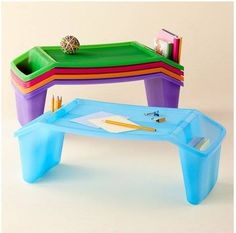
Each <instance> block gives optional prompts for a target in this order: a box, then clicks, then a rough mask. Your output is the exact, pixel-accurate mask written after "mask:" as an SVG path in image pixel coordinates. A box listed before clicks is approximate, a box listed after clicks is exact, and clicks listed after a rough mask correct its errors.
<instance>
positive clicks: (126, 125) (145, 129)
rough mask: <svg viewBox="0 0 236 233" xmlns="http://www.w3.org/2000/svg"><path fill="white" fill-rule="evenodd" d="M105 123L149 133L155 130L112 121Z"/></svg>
mask: <svg viewBox="0 0 236 233" xmlns="http://www.w3.org/2000/svg"><path fill="white" fill-rule="evenodd" d="M105 122H106V123H108V124H112V125H118V126H124V127H127V128H132V129H140V130H144V131H150V132H155V131H156V129H155V128H151V127H147V126H142V125H133V124H128V123H124V122H119V121H112V120H105Z"/></svg>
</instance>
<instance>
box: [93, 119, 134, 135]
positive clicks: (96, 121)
mask: <svg viewBox="0 0 236 233" xmlns="http://www.w3.org/2000/svg"><path fill="white" fill-rule="evenodd" d="M105 120H112V121H119V122H122V123H128V124H133V125H137V124H135V123H134V122H132V121H129V120H127V119H126V118H125V117H122V116H118V115H113V116H109V117H102V118H96V119H89V121H90V122H91V123H93V124H95V125H96V126H98V127H99V128H102V129H104V130H106V131H108V132H111V133H122V132H127V131H132V130H135V129H131V128H128V127H124V126H118V125H112V124H108V123H106V122H105Z"/></svg>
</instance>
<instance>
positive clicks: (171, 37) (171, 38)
mask: <svg viewBox="0 0 236 233" xmlns="http://www.w3.org/2000/svg"><path fill="white" fill-rule="evenodd" d="M157 38H158V39H160V40H164V41H167V42H169V43H172V44H173V51H172V59H173V60H174V61H175V62H179V44H180V38H179V37H178V36H177V35H175V34H173V33H171V32H169V31H167V30H165V29H161V31H160V32H159V33H158V35H157Z"/></svg>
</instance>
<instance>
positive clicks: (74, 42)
mask: <svg viewBox="0 0 236 233" xmlns="http://www.w3.org/2000/svg"><path fill="white" fill-rule="evenodd" d="M60 44H61V48H62V50H63V52H64V53H67V54H74V53H76V50H77V49H79V47H80V43H79V40H78V39H77V38H76V37H74V36H66V37H64V38H62V40H61V43H60Z"/></svg>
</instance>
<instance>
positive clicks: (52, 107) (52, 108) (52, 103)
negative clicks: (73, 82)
mask: <svg viewBox="0 0 236 233" xmlns="http://www.w3.org/2000/svg"><path fill="white" fill-rule="evenodd" d="M51 110H52V112H54V95H53V96H52V102H51Z"/></svg>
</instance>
